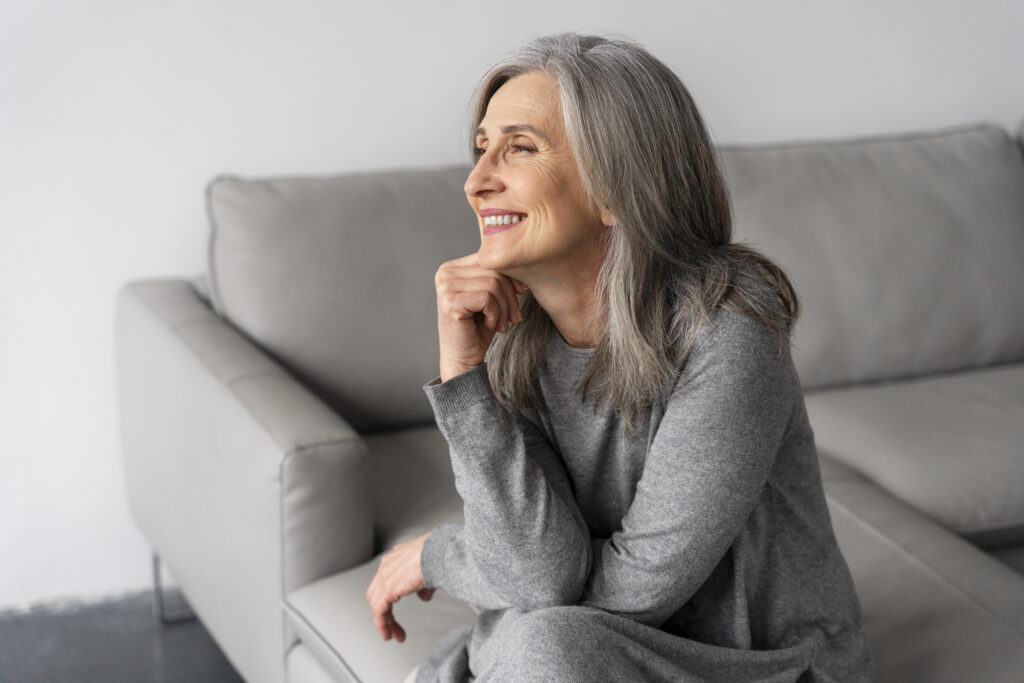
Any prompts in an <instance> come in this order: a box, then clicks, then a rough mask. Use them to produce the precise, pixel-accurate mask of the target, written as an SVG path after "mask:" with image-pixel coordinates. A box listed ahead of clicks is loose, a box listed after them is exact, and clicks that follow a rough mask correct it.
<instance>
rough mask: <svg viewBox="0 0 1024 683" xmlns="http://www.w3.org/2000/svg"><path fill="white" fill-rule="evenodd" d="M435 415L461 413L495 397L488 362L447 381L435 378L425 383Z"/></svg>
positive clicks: (425, 389) (424, 386)
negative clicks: (488, 373) (488, 372)
mask: <svg viewBox="0 0 1024 683" xmlns="http://www.w3.org/2000/svg"><path fill="white" fill-rule="evenodd" d="M423 391H425V392H426V394H427V398H428V399H429V400H430V407H431V408H433V409H434V415H436V416H438V417H440V416H441V415H444V414H451V413H459V412H462V411H463V410H465V409H466V408H469V407H470V406H474V405H477V404H478V403H483V402H485V401H490V400H493V399H494V392H493V391H491V382H490V380H489V379H488V378H487V363H481V364H480V365H477V366H476V367H473V368H470V369H469V370H466V371H465V372H463V373H461V374H458V375H455V377H451V378H449V379H448V381H447V382H441V381H440V378H435V379H433V380H432V381H431V382H429V383H427V384H424V385H423Z"/></svg>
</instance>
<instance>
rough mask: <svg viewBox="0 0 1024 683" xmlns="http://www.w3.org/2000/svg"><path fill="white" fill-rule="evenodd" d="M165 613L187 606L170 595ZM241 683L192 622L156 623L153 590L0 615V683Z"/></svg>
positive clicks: (177, 596) (200, 627)
mask: <svg viewBox="0 0 1024 683" xmlns="http://www.w3.org/2000/svg"><path fill="white" fill-rule="evenodd" d="M168 598H169V600H168V605H167V606H168V609H169V610H172V611H173V610H178V609H180V608H181V606H185V607H186V608H187V605H186V604H185V603H184V602H183V600H182V599H181V596H180V593H177V591H173V590H172V591H168ZM36 681H39V682H41V683H42V682H45V683H50V682H53V683H64V682H65V681H68V682H73V683H79V682H82V683H92V682H93V681H95V682H96V683H99V682H101V681H102V682H104V683H121V682H125V683H128V682H131V683H147V682H150V681H152V682H153V683H241V682H242V678H241V677H240V676H239V675H238V674H237V673H236V672H235V670H234V669H233V668H232V667H231V664H230V663H229V662H228V660H227V659H226V658H225V657H224V654H223V653H222V652H221V651H220V649H219V648H218V647H217V645H216V643H214V641H213V639H212V638H211V637H210V634H209V633H208V632H207V630H206V629H205V628H204V627H203V625H202V623H200V622H199V620H197V619H192V620H189V621H182V622H178V623H174V624H167V625H165V624H161V623H160V622H159V621H157V619H155V618H154V616H153V600H152V593H151V592H150V591H144V592H141V593H135V594H132V595H129V596H127V597H123V598H119V599H117V600H111V601H108V602H102V603H98V604H91V605H84V606H80V607H75V608H70V609H67V608H66V609H61V610H56V609H54V608H46V607H37V608H34V609H32V610H31V611H28V612H12V611H8V612H0V682H2V683H35V682H36Z"/></svg>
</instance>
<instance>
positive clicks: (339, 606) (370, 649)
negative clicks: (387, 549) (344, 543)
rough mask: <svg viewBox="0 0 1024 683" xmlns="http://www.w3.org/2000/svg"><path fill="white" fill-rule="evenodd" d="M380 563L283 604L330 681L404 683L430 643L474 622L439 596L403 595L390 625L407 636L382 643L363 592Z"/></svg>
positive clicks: (466, 609)
mask: <svg viewBox="0 0 1024 683" xmlns="http://www.w3.org/2000/svg"><path fill="white" fill-rule="evenodd" d="M379 561H380V558H379V557H376V558H374V559H373V560H371V561H369V562H367V563H365V564H362V565H359V566H358V567H355V568H353V569H349V570H347V571H344V572H341V573H339V574H335V575H334V576H329V577H327V578H324V579H321V580H319V581H315V582H313V583H311V584H308V585H306V586H303V587H302V588H300V589H298V590H296V591H293V592H292V593H290V594H289V595H288V596H287V598H285V604H284V607H285V613H286V615H287V617H288V621H289V623H290V624H291V626H292V628H293V630H294V631H295V633H296V634H297V635H298V636H299V638H300V639H301V641H302V643H303V645H305V646H306V647H307V648H308V649H309V651H310V652H311V653H312V654H313V655H314V656H315V657H316V659H317V661H319V663H320V664H321V665H322V666H323V668H324V669H326V670H327V671H328V672H330V674H331V676H332V677H333V678H334V680H337V681H403V680H405V677H406V676H408V675H409V672H410V671H412V670H413V668H415V667H416V666H417V665H418V664H419V663H420V662H421V661H422V660H423V658H424V657H426V656H427V653H428V652H429V651H430V649H431V647H433V645H434V643H436V642H437V641H438V640H440V639H441V638H442V637H443V636H444V635H445V634H446V633H448V632H449V631H450V630H451V629H454V628H457V627H460V626H463V625H466V624H471V623H473V621H474V620H475V619H476V616H477V613H476V611H475V610H474V609H473V608H472V607H470V606H468V605H466V604H465V603H462V602H459V601H458V600H455V599H454V598H452V597H450V596H449V595H448V594H447V593H445V592H444V591H441V590H439V591H437V592H435V593H434V597H433V598H432V599H431V600H430V601H428V602H424V601H422V600H420V599H419V598H418V597H417V596H416V595H408V596H406V597H404V598H402V599H401V600H399V601H398V602H397V603H396V604H395V606H394V614H395V619H397V620H398V623H399V624H401V625H402V627H403V628H404V629H405V632H406V639H405V642H404V643H397V642H395V641H394V640H389V641H387V642H385V641H383V640H381V638H380V634H379V633H378V632H377V628H376V627H375V626H374V624H373V616H372V615H371V614H370V606H369V604H368V603H367V602H366V588H367V587H368V586H369V585H370V581H371V580H372V579H373V576H374V574H375V573H376V571H377V566H378V563H379ZM307 668H309V667H307Z"/></svg>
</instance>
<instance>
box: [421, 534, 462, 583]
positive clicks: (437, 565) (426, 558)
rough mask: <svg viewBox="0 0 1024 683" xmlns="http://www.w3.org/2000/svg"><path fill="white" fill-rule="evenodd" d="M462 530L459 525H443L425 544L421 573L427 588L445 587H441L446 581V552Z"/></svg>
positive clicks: (422, 552) (428, 537)
mask: <svg viewBox="0 0 1024 683" xmlns="http://www.w3.org/2000/svg"><path fill="white" fill-rule="evenodd" d="M461 528H462V527H461V526H459V525H458V524H441V525H439V526H437V527H436V528H435V529H434V530H433V531H432V532H431V533H430V535H429V536H427V540H426V541H425V542H424V543H423V550H422V551H421V552H420V573H421V574H422V575H423V583H424V584H425V585H426V586H427V588H443V587H444V586H442V585H441V584H442V582H443V581H444V551H445V548H447V547H448V543H449V542H450V541H451V540H452V539H453V538H455V535H456V534H457V533H459V530H460V529H461Z"/></svg>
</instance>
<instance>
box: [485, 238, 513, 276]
mask: <svg viewBox="0 0 1024 683" xmlns="http://www.w3.org/2000/svg"><path fill="white" fill-rule="evenodd" d="M476 257H477V263H479V264H480V267H481V268H489V269H490V270H499V271H500V270H502V269H504V268H508V267H509V266H512V265H513V259H511V258H510V257H509V254H508V252H507V251H504V250H499V249H489V248H488V247H487V246H486V244H485V245H484V246H481V247H480V250H479V251H478V252H477V253H476Z"/></svg>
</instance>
